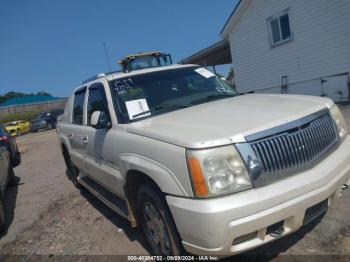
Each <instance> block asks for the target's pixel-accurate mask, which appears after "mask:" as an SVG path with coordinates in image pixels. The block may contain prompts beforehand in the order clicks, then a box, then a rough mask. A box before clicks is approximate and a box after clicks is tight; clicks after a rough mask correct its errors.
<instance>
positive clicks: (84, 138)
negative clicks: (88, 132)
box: [82, 136, 89, 144]
mask: <svg viewBox="0 0 350 262" xmlns="http://www.w3.org/2000/svg"><path fill="white" fill-rule="evenodd" d="M82 139H83V142H84V143H85V144H87V143H88V142H89V137H88V136H83V137H82Z"/></svg>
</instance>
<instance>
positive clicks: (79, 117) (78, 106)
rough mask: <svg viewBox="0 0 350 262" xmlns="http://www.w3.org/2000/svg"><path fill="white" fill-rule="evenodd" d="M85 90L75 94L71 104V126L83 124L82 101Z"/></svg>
mask: <svg viewBox="0 0 350 262" xmlns="http://www.w3.org/2000/svg"><path fill="white" fill-rule="evenodd" d="M85 93H86V90H84V91H81V92H79V93H75V97H74V103H73V124H76V125H82V124H83V110H84V99H85Z"/></svg>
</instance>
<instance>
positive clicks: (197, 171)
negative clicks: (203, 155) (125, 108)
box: [188, 157, 208, 197]
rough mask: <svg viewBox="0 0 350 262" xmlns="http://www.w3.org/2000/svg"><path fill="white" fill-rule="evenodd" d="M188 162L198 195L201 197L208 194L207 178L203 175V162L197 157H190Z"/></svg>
mask: <svg viewBox="0 0 350 262" xmlns="http://www.w3.org/2000/svg"><path fill="white" fill-rule="evenodd" d="M188 163H189V167H190V173H191V177H192V184H193V187H194V191H195V193H196V196H199V197H205V196H207V195H208V188H207V185H206V183H205V178H204V176H203V172H202V168H201V164H200V163H199V160H198V159H197V158H195V157H190V158H189V161H188Z"/></svg>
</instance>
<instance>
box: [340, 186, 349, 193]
mask: <svg viewBox="0 0 350 262" xmlns="http://www.w3.org/2000/svg"><path fill="white" fill-rule="evenodd" d="M346 189H349V185H347V184H343V185H342V187H341V191H345V190H346Z"/></svg>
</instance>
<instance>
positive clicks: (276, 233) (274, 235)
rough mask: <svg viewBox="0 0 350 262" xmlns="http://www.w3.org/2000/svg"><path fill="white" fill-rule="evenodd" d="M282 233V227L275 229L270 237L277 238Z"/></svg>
mask: <svg viewBox="0 0 350 262" xmlns="http://www.w3.org/2000/svg"><path fill="white" fill-rule="evenodd" d="M283 233H284V228H283V227H280V228H277V229H275V230H273V231H272V232H271V233H270V236H272V237H279V236H280V235H282V234H283Z"/></svg>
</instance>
